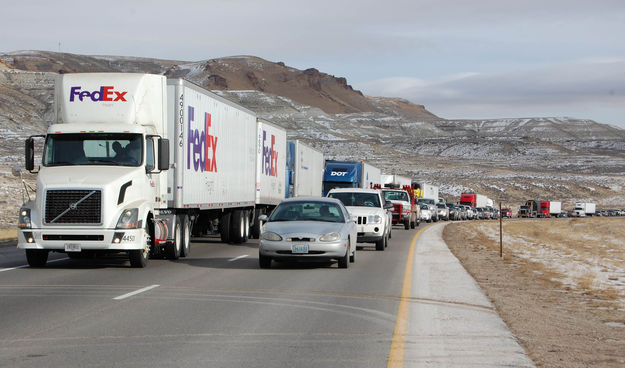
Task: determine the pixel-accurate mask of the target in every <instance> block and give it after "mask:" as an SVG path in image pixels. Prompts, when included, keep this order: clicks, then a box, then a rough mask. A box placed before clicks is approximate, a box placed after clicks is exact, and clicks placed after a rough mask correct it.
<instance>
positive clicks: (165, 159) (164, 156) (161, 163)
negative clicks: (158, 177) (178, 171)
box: [158, 138, 169, 170]
mask: <svg viewBox="0 0 625 368" xmlns="http://www.w3.org/2000/svg"><path fill="white" fill-rule="evenodd" d="M158 169H159V170H169V139H164V138H160V139H159V140H158Z"/></svg>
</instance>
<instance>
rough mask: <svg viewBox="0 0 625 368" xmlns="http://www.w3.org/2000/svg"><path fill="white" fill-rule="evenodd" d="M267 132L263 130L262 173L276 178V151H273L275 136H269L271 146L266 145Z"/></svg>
mask: <svg viewBox="0 0 625 368" xmlns="http://www.w3.org/2000/svg"><path fill="white" fill-rule="evenodd" d="M266 142H267V131H266V130H263V162H262V172H263V174H265V175H269V176H275V177H278V151H276V150H275V146H276V136H275V135H273V134H272V135H271V146H269V145H267V144H266Z"/></svg>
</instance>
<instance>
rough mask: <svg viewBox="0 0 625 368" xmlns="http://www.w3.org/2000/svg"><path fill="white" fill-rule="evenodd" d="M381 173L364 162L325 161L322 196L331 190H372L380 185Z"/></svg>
mask: <svg viewBox="0 0 625 368" xmlns="http://www.w3.org/2000/svg"><path fill="white" fill-rule="evenodd" d="M381 175H382V174H381V172H380V169H378V168H377V167H375V166H373V165H370V164H368V163H366V162H364V161H335V160H326V165H325V171H324V174H323V195H324V196H325V195H326V194H328V192H329V191H330V189H333V188H373V187H376V186H377V187H379V186H381V185H382V180H381Z"/></svg>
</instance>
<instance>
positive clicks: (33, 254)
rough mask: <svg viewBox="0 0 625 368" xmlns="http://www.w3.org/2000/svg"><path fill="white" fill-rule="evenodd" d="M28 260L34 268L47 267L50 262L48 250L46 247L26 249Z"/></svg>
mask: <svg viewBox="0 0 625 368" xmlns="http://www.w3.org/2000/svg"><path fill="white" fill-rule="evenodd" d="M26 261H28V265H29V266H30V267H33V268H35V267H36V268H41V267H45V266H46V263H47V262H48V251H47V250H45V249H26Z"/></svg>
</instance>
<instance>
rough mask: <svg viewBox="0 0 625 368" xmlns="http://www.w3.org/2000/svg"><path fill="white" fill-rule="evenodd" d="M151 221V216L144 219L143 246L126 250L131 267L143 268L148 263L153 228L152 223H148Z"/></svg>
mask: <svg viewBox="0 0 625 368" xmlns="http://www.w3.org/2000/svg"><path fill="white" fill-rule="evenodd" d="M151 223H152V219H151V218H147V219H146V220H145V229H144V230H145V248H144V249H133V250H130V251H128V260H130V267H132V268H144V267H145V266H147V265H148V258H150V249H152V231H153V229H154V228H153V226H154V225H150V224H151Z"/></svg>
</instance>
